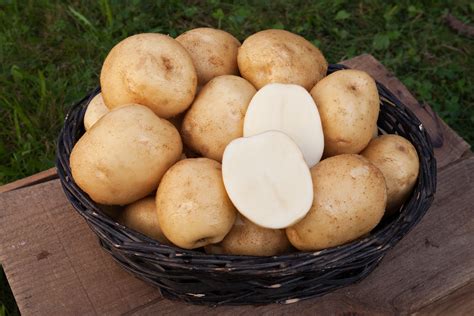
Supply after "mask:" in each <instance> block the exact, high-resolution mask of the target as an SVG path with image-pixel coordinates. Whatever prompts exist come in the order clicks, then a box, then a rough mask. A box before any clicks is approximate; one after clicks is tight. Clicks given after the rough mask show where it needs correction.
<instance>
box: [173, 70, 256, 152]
mask: <svg viewBox="0 0 474 316" xmlns="http://www.w3.org/2000/svg"><path fill="white" fill-rule="evenodd" d="M256 92H257V91H256V90H255V88H254V87H253V86H252V85H251V84H250V83H249V82H248V81H247V80H245V79H243V78H241V77H237V76H220V77H217V78H214V79H212V80H211V81H209V83H208V84H207V85H205V86H204V88H203V89H202V90H201V91H200V92H199V95H198V97H197V98H196V100H195V101H194V103H193V105H192V106H191V108H190V109H189V110H188V111H187V112H186V116H185V118H184V121H183V125H182V128H181V134H182V135H183V141H184V142H185V144H186V145H188V146H189V147H191V149H193V150H194V151H196V152H199V153H200V154H201V155H203V156H204V157H208V158H211V159H214V160H217V161H222V155H223V154H224V149H225V147H226V146H227V144H229V143H230V142H231V141H232V140H234V139H236V138H239V137H242V133H243V124H244V117H245V112H246V111H247V107H248V105H249V103H250V100H251V99H252V97H253V95H254V94H255V93H256Z"/></svg>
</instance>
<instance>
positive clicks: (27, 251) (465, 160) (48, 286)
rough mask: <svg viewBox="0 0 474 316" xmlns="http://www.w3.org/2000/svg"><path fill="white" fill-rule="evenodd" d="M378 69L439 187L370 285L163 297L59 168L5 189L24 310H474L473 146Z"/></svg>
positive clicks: (0, 240)
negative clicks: (116, 256)
mask: <svg viewBox="0 0 474 316" xmlns="http://www.w3.org/2000/svg"><path fill="white" fill-rule="evenodd" d="M344 64H346V65H348V66H350V67H353V68H357V69H362V70H365V71H367V72H368V73H370V74H371V75H372V76H373V77H375V78H376V79H377V80H378V81H380V82H382V83H383V84H385V85H386V86H387V87H388V88H389V89H390V90H391V91H392V92H393V93H394V94H395V95H397V96H398V97H399V98H400V99H401V100H402V101H403V102H404V103H405V104H407V105H408V106H409V107H410V108H411V109H412V110H413V111H414V112H415V113H416V114H417V116H418V117H419V118H420V120H421V121H422V122H423V124H424V126H425V127H426V128H427V130H428V131H429V133H430V135H431V137H432V139H433V143H434V146H435V154H436V158H437V161H438V168H439V169H438V192H437V194H436V198H435V201H434V203H433V205H432V207H431V209H430V210H429V211H428V213H427V214H426V216H425V217H424V219H423V220H422V221H421V222H420V223H419V224H418V225H417V226H416V227H415V228H414V229H413V230H412V231H411V232H410V233H409V234H408V235H407V236H406V237H405V238H404V239H403V240H402V241H401V242H400V243H399V244H398V245H397V246H396V247H395V248H394V249H393V250H391V251H390V252H389V254H388V255H387V256H386V257H385V258H384V260H383V261H382V263H381V264H380V266H379V267H378V268H377V269H376V270H375V271H374V272H373V273H372V274H371V275H370V276H369V277H367V278H366V279H365V280H363V281H362V282H360V283H358V284H355V285H352V286H348V287H346V288H343V289H340V290H338V291H335V292H333V293H330V294H328V295H326V296H323V297H321V298H316V299H311V300H306V301H301V302H298V303H296V304H291V305H276V304H274V305H267V306H241V307H229V306H223V307H218V308H208V307H203V306H193V305H188V304H185V303H180V302H174V301H169V300H166V299H163V298H162V297H161V296H160V294H159V291H158V290H156V289H155V288H152V287H151V286H149V285H147V284H145V283H144V282H143V281H141V280H138V279H136V278H134V277H133V276H132V275H130V274H128V273H127V272H125V271H124V270H122V269H121V268H120V267H119V266H118V265H117V264H115V262H114V261H113V260H112V258H111V257H109V255H107V254H106V253H105V252H104V251H102V250H101V248H100V247H99V244H98V242H97V239H96V237H95V235H93V233H92V232H91V231H90V229H89V227H88V226H87V225H86V223H85V221H84V220H83V219H82V218H81V217H80V216H79V215H78V214H77V213H76V212H75V211H74V210H73V208H72V207H71V206H70V205H69V202H68V201H67V200H66V198H65V196H64V194H63V192H62V189H61V186H60V183H59V180H58V179H57V177H56V173H55V169H50V170H47V171H44V172H42V173H40V174H37V175H34V176H32V177H29V178H26V179H22V180H19V181H17V182H13V183H11V184H7V185H5V186H3V187H0V192H3V193H1V194H0V262H1V263H2V264H3V266H4V269H5V273H6V275H7V278H8V280H9V282H10V285H11V287H12V290H13V293H14V295H15V298H16V301H17V304H18V306H19V308H20V311H21V312H22V313H23V314H24V315H29V314H41V315H46V314H48V315H68V314H71V315H72V314H76V315H95V314H110V315H115V314H126V315H147V314H158V313H159V314H180V315H182V314H195V313H206V314H228V315H245V314H248V313H251V314H259V315H261V314H265V315H275V314H294V315H300V314H307V315H314V314H328V313H330V314H340V315H358V314H372V313H374V314H393V313H396V314H409V313H416V314H429V315H436V314H439V315H444V314H464V315H468V314H470V315H474V155H472V153H471V152H470V151H469V145H468V144H467V143H466V142H465V141H464V140H463V139H462V138H461V137H459V136H458V135H457V134H456V133H455V132H454V131H453V130H452V129H450V128H449V127H448V126H447V125H446V124H445V123H444V122H443V121H441V120H440V119H439V118H438V116H437V115H436V114H435V113H434V112H433V111H432V110H431V108H430V107H429V106H428V105H426V104H419V103H418V102H417V101H416V100H415V99H414V98H413V96H412V95H411V94H410V92H409V91H408V90H407V89H406V87H405V86H403V85H402V84H401V83H400V81H398V80H397V79H396V78H395V77H394V76H393V75H392V74H391V73H389V72H388V71H387V70H386V69H385V68H384V67H383V66H382V65H381V64H380V63H379V62H378V61H377V60H375V59H374V58H373V57H372V56H370V55H362V56H359V57H356V58H353V59H350V60H347V61H345V62H344Z"/></svg>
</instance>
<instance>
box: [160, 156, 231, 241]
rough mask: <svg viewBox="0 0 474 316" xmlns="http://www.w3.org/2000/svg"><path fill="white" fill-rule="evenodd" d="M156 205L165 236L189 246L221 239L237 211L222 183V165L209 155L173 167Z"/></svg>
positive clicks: (165, 178) (229, 227) (165, 179)
mask: <svg viewBox="0 0 474 316" xmlns="http://www.w3.org/2000/svg"><path fill="white" fill-rule="evenodd" d="M156 207H157V210H158V221H159V223H160V226H161V229H162V230H163V233H164V234H165V236H166V237H167V238H168V239H169V240H170V241H171V242H172V243H173V244H175V245H177V246H179V247H181V248H185V249H194V248H199V247H203V246H206V245H208V244H212V243H218V242H220V241H221V240H222V239H224V237H225V235H227V233H228V232H229V231H230V230H231V228H232V225H233V224H234V221H235V216H236V213H237V211H236V209H235V207H234V206H233V205H232V202H231V201H230V200H229V197H228V196H227V193H226V192H225V189H224V184H223V183H222V172H221V164H220V163H218V162H217V161H214V160H211V159H208V158H195V159H185V160H181V161H179V162H178V163H176V164H175V165H174V166H173V167H171V168H170V169H169V170H168V171H167V172H166V174H165V175H164V177H163V179H162V180H161V183H160V186H159V187H158V192H157V194H156Z"/></svg>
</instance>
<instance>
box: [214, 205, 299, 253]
mask: <svg viewBox="0 0 474 316" xmlns="http://www.w3.org/2000/svg"><path fill="white" fill-rule="evenodd" d="M290 247H291V245H290V242H289V241H288V238H287V237H286V234H285V230H284V229H269V228H264V227H260V226H258V225H255V224H254V223H252V222H251V221H249V220H248V219H246V218H245V217H244V216H242V215H239V214H238V215H237V218H236V220H235V223H234V226H233V227H232V229H231V231H230V232H229V233H228V234H227V235H226V236H225V238H224V239H223V240H222V241H221V242H220V243H218V244H213V245H208V246H206V247H205V250H206V252H207V253H213V254H229V255H244V256H276V255H279V254H282V253H284V252H285V251H288V250H289V249H290Z"/></svg>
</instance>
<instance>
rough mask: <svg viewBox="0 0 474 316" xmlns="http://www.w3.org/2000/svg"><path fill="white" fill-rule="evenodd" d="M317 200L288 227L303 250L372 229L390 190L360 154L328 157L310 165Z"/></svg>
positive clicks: (336, 242)
mask: <svg viewBox="0 0 474 316" xmlns="http://www.w3.org/2000/svg"><path fill="white" fill-rule="evenodd" d="M311 176H312V178H313V190H314V199H313V204H312V206H311V209H310V210H309V212H308V214H307V215H306V216H305V217H304V218H303V219H302V220H301V221H300V222H298V223H297V224H295V225H293V226H291V227H288V228H287V229H286V234H287V236H288V239H289V240H290V242H291V244H292V245H293V246H295V247H296V248H298V249H299V250H302V251H314V250H320V249H324V248H328V247H334V246H338V245H342V244H344V243H346V242H349V241H352V240H354V239H357V238H358V237H361V236H363V235H364V234H366V233H368V232H370V231H371V230H372V229H373V228H374V227H375V226H377V224H378V223H379V221H380V219H381V218H382V216H383V214H384V210H385V205H386V202H387V190H386V187H385V180H384V177H383V175H382V172H381V171H380V170H379V169H378V168H377V167H375V166H374V165H373V164H371V163H370V162H369V161H368V160H367V159H365V158H364V157H362V156H359V155H349V154H347V155H339V156H335V157H331V158H327V159H325V160H323V161H321V162H320V163H319V164H317V165H316V166H314V167H313V168H311Z"/></svg>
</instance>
